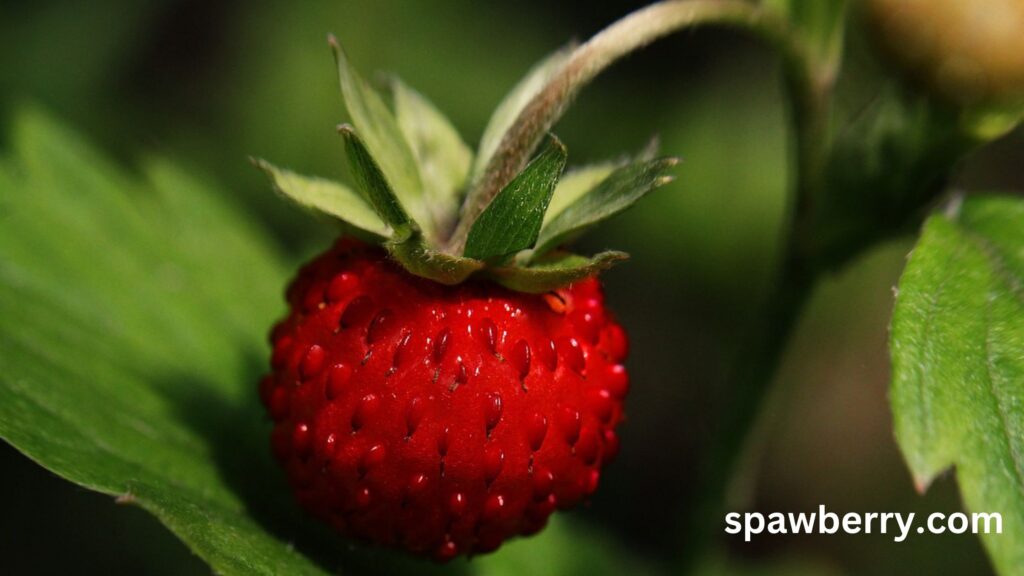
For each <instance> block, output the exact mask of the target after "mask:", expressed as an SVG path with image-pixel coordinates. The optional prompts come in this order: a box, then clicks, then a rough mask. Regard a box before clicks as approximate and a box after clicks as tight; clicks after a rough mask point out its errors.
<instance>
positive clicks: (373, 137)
mask: <svg viewBox="0 0 1024 576" xmlns="http://www.w3.org/2000/svg"><path fill="white" fill-rule="evenodd" d="M329 41H330V45H331V47H332V49H333V50H334V55H335V59H336V61H337V65H338V74H339V77H340V81H341V92H342V96H343V97H344V100H345V105H346V108H347V109H348V112H349V116H350V118H351V121H352V125H348V124H345V125H342V126H339V128H338V132H339V134H340V135H341V137H342V139H343V141H344V150H345V157H346V160H347V162H348V166H349V169H350V173H351V176H352V180H353V186H351V187H350V186H346V185H345V184H342V183H339V182H334V181H330V180H325V179H322V178H315V177H308V176H302V175H299V174H296V173H294V172H291V171H288V170H284V169H281V168H278V167H276V166H274V165H272V164H270V163H269V162H266V161H264V160H254V164H256V166H257V167H258V168H260V169H261V170H263V171H264V172H265V173H266V174H267V175H268V177H269V178H270V179H271V181H272V182H273V185H274V188H275V189H276V190H277V191H279V192H280V193H282V194H283V195H284V196H286V197H288V198H289V199H291V200H293V201H295V202H297V203H299V204H300V205H302V206H304V207H307V208H311V209H314V210H317V211H319V212H322V213H324V214H327V215H329V216H331V217H332V218H335V219H337V220H338V221H340V222H341V223H342V224H343V225H344V227H345V228H346V230H347V231H348V232H349V233H352V234H354V235H356V236H359V237H361V238H363V239H365V240H367V241H371V242H376V243H378V244H380V245H382V246H384V247H385V248H386V249H387V250H388V252H389V254H390V255H391V256H392V258H394V259H395V260H396V261H397V262H398V263H399V264H401V265H402V266H403V267H404V268H405V269H406V270H407V271H408V272H410V273H412V274H415V275H417V276H422V277H424V278H428V279H430V280H434V281H436V282H440V283H442V284H449V285H451V284H458V283H460V282H463V281H465V280H467V279H468V278H470V277H471V276H483V277H486V278H489V279H491V280H493V281H494V282H497V283H498V284H501V285H503V286H506V287H508V288H510V289H513V290H517V291H522V292H546V291H549V290H553V289H555V288H558V287H560V286H564V285H566V284H569V283H571V282H574V281H578V280H581V279H584V278H587V277H590V276H594V275H596V274H598V273H599V272H601V271H603V270H605V269H607V268H609V267H611V266H612V265H614V264H615V263H617V262H620V261H622V260H625V259H626V258H627V255H626V254H624V253H622V252H602V253H600V254H597V255H595V256H593V257H585V256H580V255H577V254H572V253H569V252H567V251H565V249H564V246H565V244H566V243H567V242H569V241H571V240H573V239H575V238H576V237H578V236H579V235H580V234H582V233H583V232H585V231H586V230H587V229H589V228H591V227H593V226H594V225H596V224H598V223H600V222H602V221H604V220H606V219H607V218H610V217H611V216H614V215H615V214H618V213H619V212H622V211H623V210H625V209H626V208H628V207H629V206H631V205H632V204H633V203H635V202H636V201H637V200H639V199H640V198H641V197H643V196H644V195H646V194H647V193H648V192H650V191H651V190H653V189H655V188H657V187H659V186H661V185H663V184H665V183H667V182H669V181H670V180H671V177H670V176H668V175H667V171H668V169H670V168H671V167H672V166H674V165H675V164H676V163H677V160H676V159H674V158H653V154H652V153H651V151H649V150H648V151H645V152H643V153H641V154H639V155H638V156H637V157H635V158H628V159H624V160H618V161H615V162H606V163H602V164H597V165H592V166H587V167H582V168H574V169H570V170H569V171H568V172H565V165H566V159H567V152H566V149H565V146H564V145H562V143H561V142H560V141H559V140H558V139H557V138H556V137H555V136H553V135H551V134H548V135H547V137H546V138H544V139H543V141H542V142H541V144H540V146H539V147H540V151H539V152H538V153H537V154H536V155H535V156H534V157H533V159H532V160H530V161H529V162H528V163H526V164H525V167H523V168H522V169H521V170H520V171H518V173H515V174H512V175H511V177H510V178H507V182H505V183H504V185H503V186H501V187H500V188H499V189H497V193H495V194H492V195H491V197H490V198H487V197H486V196H484V197H481V195H479V194H477V195H474V194H471V193H470V191H471V190H473V189H474V187H475V186H476V185H477V184H478V183H480V182H482V181H484V180H486V179H487V177H488V176H489V174H488V170H489V169H491V167H490V165H491V164H493V163H492V160H493V156H494V154H496V153H497V151H498V150H499V147H500V146H501V145H503V144H507V142H503V139H505V138H507V137H508V133H509V132H510V131H511V130H513V129H514V128H515V125H516V123H517V122H525V121H529V119H528V118H524V117H521V116H525V115H523V114H521V113H522V112H523V109H524V108H525V107H526V106H527V105H528V104H529V103H530V101H531V99H534V97H535V96H536V95H537V94H538V93H539V92H540V91H541V90H542V89H543V88H544V86H545V85H546V84H547V83H548V82H549V80H551V79H552V78H553V77H554V76H555V74H556V73H557V72H558V71H559V70H560V69H561V68H562V66H563V65H565V63H566V62H568V61H569V58H570V56H571V51H570V50H569V49H563V50H561V51H559V52H556V53H555V54H553V55H551V56H549V57H548V58H547V59H545V60H544V61H543V62H541V63H540V64H538V65H537V66H535V67H534V68H533V69H532V70H531V71H530V72H529V73H528V74H527V76H526V77H525V78H524V79H523V80H522V81H521V82H520V83H519V84H518V85H517V86H516V87H515V88H514V89H513V90H512V92H511V93H510V94H509V95H508V96H506V98H505V99H504V100H503V101H502V103H501V104H500V105H499V106H498V108H497V109H496V110H495V112H494V114H493V116H492V117H491V120H490V122H489V124H488V126H487V128H486V130H485V132H484V137H483V139H482V141H481V143H480V146H479V149H478V151H477V152H476V153H475V154H474V153H473V151H472V150H471V149H470V148H469V147H468V146H467V145H466V144H465V143H464V142H463V140H462V139H461V137H460V136H459V134H458V132H457V131H456V130H455V128H454V127H453V126H452V125H451V123H450V122H449V121H448V119H447V118H446V117H445V116H444V115H443V114H442V113H441V112H440V111H438V109H437V108H436V107H434V105H433V104H431V103H430V102H429V101H428V100H427V99H426V98H424V97H423V96H422V95H421V94H419V93H417V92H416V91H414V90H413V89H411V88H409V87H408V86H406V85H405V84H403V83H402V82H401V81H400V80H398V79H392V81H391V85H390V88H391V90H390V92H391V94H390V95H391V102H390V105H389V103H388V102H387V101H386V100H385V99H384V98H383V97H382V96H381V95H380V94H379V93H378V92H376V91H375V90H374V89H373V88H372V87H371V86H370V85H369V84H368V83H366V81H364V80H363V78H362V77H361V76H360V75H359V73H358V72H357V71H356V70H355V68H353V67H352V66H351V64H350V63H349V61H348V58H347V57H346V56H345V53H344V52H343V51H342V49H341V47H340V46H339V45H338V43H337V41H336V40H335V39H334V38H333V37H331V38H330V39H329ZM529 153H530V150H526V151H525V153H524V156H528V155H529ZM563 172H565V173H564V175H563ZM492 176H493V175H492ZM467 198H469V200H467ZM460 216H461V218H460ZM466 218H472V221H462V220H464V219H466Z"/></svg>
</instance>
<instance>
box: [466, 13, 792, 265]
mask: <svg viewBox="0 0 1024 576" xmlns="http://www.w3.org/2000/svg"><path fill="white" fill-rule="evenodd" d="M705 24H724V25H729V26H736V27H738V28H741V29H745V30H749V31H752V32H755V33H756V34H758V35H761V36H764V37H766V38H767V39H768V40H769V42H771V43H772V44H785V43H786V42H788V39H789V37H790V36H789V34H787V33H786V30H785V23H784V22H783V21H782V20H780V19H779V18H778V17H776V15H775V14H773V13H771V12H769V11H766V10H764V9H762V8H761V7H760V6H758V5H756V4H752V3H750V2H745V1H741V0H666V1H663V2H658V3H655V4H652V5H650V6H647V7H645V8H642V9H640V10H637V11H635V12H633V13H631V14H629V15H627V16H625V17H624V18H622V19H621V20H619V21H617V22H615V23H614V24H612V25H611V26H609V27H607V28H605V29H604V30H603V31H601V32H599V33H598V34H596V35H595V36H594V37H593V38H591V39H590V40H588V41H587V42H586V43H584V44H583V45H581V46H580V47H579V48H577V49H576V50H575V51H574V52H573V53H572V55H571V56H570V57H569V60H568V61H567V62H566V63H565V64H564V65H563V66H562V68H561V69H560V70H559V71H558V72H557V73H555V75H554V76H553V77H552V78H551V79H550V80H549V81H548V83H547V84H546V85H545V86H544V87H543V88H542V89H541V90H540V91H539V92H538V93H537V94H536V95H535V96H534V97H533V98H532V99H531V100H530V102H529V103H528V104H527V105H526V106H525V107H524V108H523V110H522V111H521V112H520V113H519V116H518V117H517V118H516V121H515V122H514V123H513V124H512V126H511V127H510V128H509V130H508V131H507V132H506V133H505V135H504V136H503V137H502V140H501V143H500V144H499V145H498V149H497V150H496V151H495V153H494V156H493V157H492V158H491V159H490V161H489V162H488V164H487V169H486V170H485V171H484V174H483V176H482V177H481V178H480V180H479V181H478V182H476V183H475V184H474V185H473V187H472V188H471V189H470V191H469V193H468V194H467V196H466V201H465V203H464V204H463V207H462V215H461V217H460V218H459V223H458V225H457V227H456V228H455V231H454V232H453V233H452V236H451V238H450V239H449V242H448V252H449V253H451V254H461V253H462V250H463V248H464V246H465V243H466V237H467V235H468V234H469V230H470V228H472V226H473V223H474V222H475V221H476V219H477V218H478V217H479V216H480V213H481V212H483V211H484V209H485V208H486V207H487V206H488V204H490V202H491V200H493V199H494V197H495V196H496V195H497V194H498V193H499V192H500V191H501V190H502V189H503V188H504V187H505V185H507V184H508V183H509V182H510V181H511V180H512V178H513V177H515V175H516V174H518V173H519V171H520V170H522V169H523V167H524V166H526V162H527V161H528V160H529V157H530V155H531V154H532V153H533V151H534V150H535V149H536V148H537V145H538V144H539V143H540V141H541V139H542V138H543V137H544V134H545V133H547V132H548V130H550V129H551V127H552V126H554V124H555V123H556V122H557V121H558V120H559V119H560V118H561V117H562V114H564V113H565V110H566V109H567V108H568V106H569V104H570V103H571V102H572V100H573V98H574V97H575V96H576V95H577V94H578V93H579V91H580V90H581V89H582V88H583V87H584V86H586V85H587V84H589V83H590V81H592V80H593V79H594V78H595V77H597V75H598V74H600V73H601V72H603V71H604V70H605V69H607V68H608V67H609V66H611V65H612V64H614V63H615V62H616V61H618V60H619V59H621V58H622V57H624V56H626V55H628V54H630V53H632V52H634V51H636V50H638V49H639V48H642V47H644V46H646V45H648V44H650V43H651V42H654V41H655V40H657V39H659V38H662V37H664V36H667V35H669V34H671V33H673V32H678V31H680V30H683V29H688V28H692V27H694V26H697V25H705ZM782 49H783V51H786V52H788V51H791V49H790V47H788V46H784V47H783V48H782Z"/></svg>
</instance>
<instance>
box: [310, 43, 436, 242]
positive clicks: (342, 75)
mask: <svg viewBox="0 0 1024 576" xmlns="http://www.w3.org/2000/svg"><path fill="white" fill-rule="evenodd" d="M328 43H329V44H330V46H331V50H332V51H333V52H334V59H335V61H336V63H337V66H338V79H339V81H340V83H341V93H342V97H343V98H344V100H345V108H346V109H347V110H348V113H349V116H350V117H351V120H352V124H353V125H355V126H356V128H358V129H359V133H360V134H361V135H362V139H363V141H364V142H365V143H366V148H367V149H368V150H369V151H370V153H371V155H372V157H373V158H374V161H375V162H376V163H377V165H378V166H379V167H380V170H381V173H383V174H384V176H385V177H386V180H387V181H388V182H389V183H390V184H391V186H392V187H393V189H394V191H395V194H397V196H398V198H400V199H401V201H402V203H403V204H404V205H405V208H406V209H407V210H408V211H409V212H410V213H411V214H412V215H413V216H414V217H415V218H416V221H417V222H419V223H420V224H422V225H423V226H425V227H427V230H428V232H430V233H432V232H433V222H431V221H430V219H429V218H426V216H427V210H426V205H425V203H424V202H423V183H422V182H421V181H420V177H419V168H418V167H417V165H416V157H415V155H414V154H413V151H412V148H411V147H410V145H409V142H407V141H406V139H405V135H403V133H402V130H401V128H399V126H398V121H397V120H396V119H395V115H394V114H393V113H392V112H391V109H390V108H389V107H388V105H387V103H386V102H385V101H384V99H383V98H382V97H381V95H380V94H378V93H377V92H376V91H375V90H374V89H373V88H371V87H370V85H369V84H367V83H366V81H365V80H363V78H362V76H360V75H359V73H358V72H357V71H356V69H355V68H354V67H353V66H352V65H351V63H350V62H349V60H348V58H347V56H346V55H345V52H344V50H342V49H341V45H339V44H338V41H337V39H336V38H334V36H329V37H328Z"/></svg>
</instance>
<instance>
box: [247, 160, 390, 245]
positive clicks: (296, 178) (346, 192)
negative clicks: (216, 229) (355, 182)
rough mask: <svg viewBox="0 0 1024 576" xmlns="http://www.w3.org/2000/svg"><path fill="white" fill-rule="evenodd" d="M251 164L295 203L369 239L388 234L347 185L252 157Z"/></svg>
mask: <svg viewBox="0 0 1024 576" xmlns="http://www.w3.org/2000/svg"><path fill="white" fill-rule="evenodd" d="M252 163H253V165H255V166H256V167H257V168H259V169H260V170H262V171H263V172H264V173H265V174H266V175H267V176H268V177H269V178H270V181H271V183H272V184H273V186H274V189H275V190H277V192H279V193H280V194H281V195H283V196H285V197H287V198H289V199H291V200H293V201H294V202H296V203H297V204H299V205H301V206H303V207H305V208H309V209H312V210H316V211H318V212H323V213H324V214H327V215H329V216H332V217H334V218H337V219H339V220H341V221H342V222H343V223H345V224H347V225H349V226H350V227H351V228H355V229H356V230H357V233H358V232H361V233H363V234H362V235H368V236H370V237H371V238H370V239H376V240H383V239H384V238H387V237H388V236H390V235H391V229H390V228H388V225H387V224H385V223H384V222H383V221H382V220H381V219H380V217H379V216H378V215H377V213H376V212H375V211H374V209H373V207H371V206H370V205H369V204H367V203H366V200H364V199H363V197H362V196H360V194H359V193H358V192H356V191H355V190H352V189H351V188H349V187H348V186H345V185H344V184H342V183H340V182H335V181H333V180H328V179H326V178H318V177H315V176H303V175H302V174H297V173H295V172H292V171H291V170H286V169H284V168H278V167H277V166H274V165H273V164H271V163H270V162H267V161H266V160H263V159H260V158H253V159H252Z"/></svg>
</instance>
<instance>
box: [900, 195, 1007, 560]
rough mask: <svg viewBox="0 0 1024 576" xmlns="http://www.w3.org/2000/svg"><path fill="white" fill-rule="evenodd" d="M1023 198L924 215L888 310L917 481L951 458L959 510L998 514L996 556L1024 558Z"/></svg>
mask: <svg viewBox="0 0 1024 576" xmlns="http://www.w3.org/2000/svg"><path fill="white" fill-rule="evenodd" d="M1022 249H1024V202H1021V201H1020V200H1019V199H1016V198H1006V197H982V198H971V199H969V200H967V201H966V202H965V203H964V205H963V206H962V207H961V208H960V209H959V211H958V213H956V214H946V215H936V216H933V217H931V218H930V219H929V220H928V222H927V223H926V224H925V227H924V231H923V232H922V236H921V239H920V241H919V243H918V245H917V246H916V247H915V249H914V252H913V255H912V257H911V259H910V262H909V263H908V265H907V268H906V271H905V272H904V275H903V277H902V278H901V279H900V285H899V286H900V287H899V293H898V297H897V302H896V307H895V311H894V314H893V322H892V330H891V338H890V351H891V355H892V362H893V380H892V386H891V391H890V396H891V404H892V411H893V417H894V424H895V430H896V438H897V441H898V443H899V445H900V448H901V451H902V452H903V454H904V457H905V459H906V460H907V464H908V466H909V467H910V469H911V471H912V472H913V475H914V477H915V482H916V483H917V485H918V487H919V489H921V490H923V489H925V488H926V487H927V485H928V484H929V483H930V482H931V480H932V479H933V478H934V477H935V476H936V475H937V474H939V473H940V472H941V471H942V470H944V469H946V468H948V467H950V466H956V467H957V476H958V480H959V483H960V489H961V492H962V494H963V497H964V501H965V503H966V504H967V507H968V508H969V509H971V510H972V511H975V512H999V513H1000V514H1002V517H1003V533H1002V534H1001V535H995V534H989V535H982V541H983V543H984V544H985V546H986V548H987V549H988V552H989V554H990V555H991V557H992V559H993V561H994V563H995V564H996V566H997V567H998V568H999V569H1000V570H1001V571H1006V572H1007V573H1011V572H1012V570H1013V569H1016V567H1019V566H1021V565H1022V564H1021V563H1022V562H1024V536H1021V535H1022V534H1024V532H1022V530H1024V457H1022V454H1024V390H1022V389H1021V385H1020V383H1021V382H1024V346H1022V345H1021V344H1022V343H1024V292H1022V288H1021V287H1022V286H1024V284H1022V282H1024V256H1022V254H1021V252H1022Z"/></svg>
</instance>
